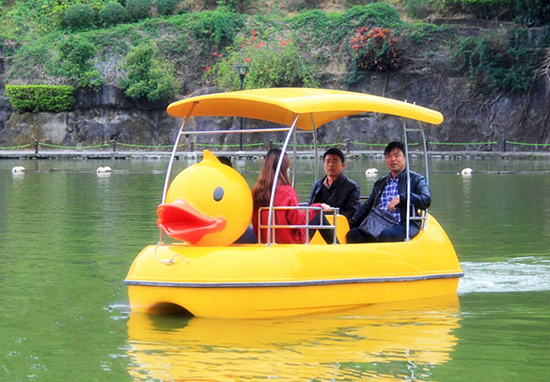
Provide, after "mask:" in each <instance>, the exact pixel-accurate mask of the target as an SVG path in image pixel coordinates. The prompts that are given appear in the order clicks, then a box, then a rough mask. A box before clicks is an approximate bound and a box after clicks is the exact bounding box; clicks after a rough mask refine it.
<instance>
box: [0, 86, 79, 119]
mask: <svg viewBox="0 0 550 382" xmlns="http://www.w3.org/2000/svg"><path fill="white" fill-rule="evenodd" d="M74 92H75V89H74V87H72V86H60V85H57V86H52V85H6V96H7V97H8V99H9V101H10V104H11V106H12V107H13V110H15V111H16V112H17V113H27V112H30V113H38V112H41V111H44V112H52V113H58V112H60V111H67V110H71V109H72V108H73V106H74V104H75V96H74Z"/></svg>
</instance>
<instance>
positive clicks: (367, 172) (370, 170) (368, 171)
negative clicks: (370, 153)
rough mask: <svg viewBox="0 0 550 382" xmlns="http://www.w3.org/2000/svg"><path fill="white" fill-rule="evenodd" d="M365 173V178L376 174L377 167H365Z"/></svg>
mask: <svg viewBox="0 0 550 382" xmlns="http://www.w3.org/2000/svg"><path fill="white" fill-rule="evenodd" d="M365 175H366V176H367V178H369V177H372V176H376V175H378V169H377V168H367V169H366V170H365Z"/></svg>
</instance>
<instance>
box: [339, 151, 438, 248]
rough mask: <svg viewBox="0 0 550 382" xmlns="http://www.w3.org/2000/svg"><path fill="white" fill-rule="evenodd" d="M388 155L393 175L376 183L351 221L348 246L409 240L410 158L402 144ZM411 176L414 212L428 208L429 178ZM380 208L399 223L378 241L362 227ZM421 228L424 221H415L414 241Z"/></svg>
mask: <svg viewBox="0 0 550 382" xmlns="http://www.w3.org/2000/svg"><path fill="white" fill-rule="evenodd" d="M384 155H385V156H386V166H387V167H388V169H389V170H390V173H389V174H388V175H387V176H385V177H383V178H380V179H378V180H377V181H376V182H375V183H374V186H373V189H372V192H371V194H370V196H369V198H368V199H367V201H366V202H365V203H363V204H362V205H361V207H360V208H359V210H358V211H357V212H356V213H355V215H353V217H352V218H351V219H350V221H349V226H350V228H351V229H350V231H349V232H348V234H347V235H346V238H347V241H348V243H368V242H373V241H381V242H389V241H403V240H405V238H406V236H407V234H406V229H407V228H406V224H407V222H406V220H407V219H406V218H407V172H406V171H405V167H406V166H407V158H406V157H405V146H404V145H403V143H401V142H391V143H390V144H389V145H388V146H386V149H385V150H384ZM409 174H410V180H411V187H410V197H411V209H412V210H416V209H426V208H428V207H429V206H430V204H431V200H432V199H431V193H430V188H429V187H428V183H427V182H426V178H424V177H423V176H422V175H420V174H418V173H416V172H413V171H409ZM375 204H376V205H375ZM376 207H378V208H380V209H383V210H386V211H388V212H389V213H390V214H391V215H393V216H394V217H395V218H396V219H397V222H398V223H397V224H396V225H394V226H393V227H390V228H386V229H384V230H383V231H382V232H380V234H379V236H378V237H373V236H372V235H371V234H369V233H367V232H365V230H364V229H362V228H361V225H362V223H363V222H364V221H365V219H366V218H367V216H368V215H369V214H370V213H371V211H372V210H373V209H374V208H376ZM420 227H421V222H420V221H418V220H411V222H410V231H409V235H410V237H411V238H413V237H415V236H416V235H417V234H418V232H419V231H420Z"/></svg>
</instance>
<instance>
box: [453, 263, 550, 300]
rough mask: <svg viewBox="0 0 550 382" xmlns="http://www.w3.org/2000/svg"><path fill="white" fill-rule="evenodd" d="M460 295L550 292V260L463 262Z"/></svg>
mask: <svg viewBox="0 0 550 382" xmlns="http://www.w3.org/2000/svg"><path fill="white" fill-rule="evenodd" d="M460 265H461V266H462V269H463V270H464V273H465V275H464V277H463V278H462V279H461V280H460V284H459V287H458V294H467V293H476V292H540V291H547V290H550V260H547V259H544V258H540V257H532V256H529V257H515V258H512V259H509V260H508V261H505V262H496V263H494V262H463V263H461V264H460Z"/></svg>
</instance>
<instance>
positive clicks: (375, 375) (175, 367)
mask: <svg viewBox="0 0 550 382" xmlns="http://www.w3.org/2000/svg"><path fill="white" fill-rule="evenodd" d="M459 327H460V324H459V304H458V298H457V297H456V296H447V297H442V298H438V299H430V300H426V301H424V300H417V301H412V302H410V303H407V304H403V303H400V304H381V305H373V306H370V307H363V308H359V309H355V310H349V311H345V312H337V313H332V314H324V315H315V316H307V317H301V318H292V319H288V318H286V319H271V320H214V319H204V318H189V319H186V318H182V317H177V316H176V317H171V316H154V315H145V314H138V313H132V314H131V315H130V319H129V321H128V336H129V350H128V355H129V356H130V357H131V359H132V362H131V363H130V366H129V370H128V371H129V374H130V375H131V376H132V377H133V378H134V379H135V380H151V378H156V379H159V380H179V379H185V380H197V381H199V380H208V381H234V380H237V379H266V378H281V379H288V380H301V379H307V380H310V379H318V380H350V379H358V378H371V379H376V380H381V381H395V380H403V379H415V378H419V377H422V378H426V377H429V376H430V375H431V373H432V369H433V368H434V367H435V366H436V365H439V364H443V363H445V362H447V361H449V360H450V353H451V352H452V351H453V348H454V346H455V345H456V343H457V337H455V335H454V330H455V329H457V328H459Z"/></svg>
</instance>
